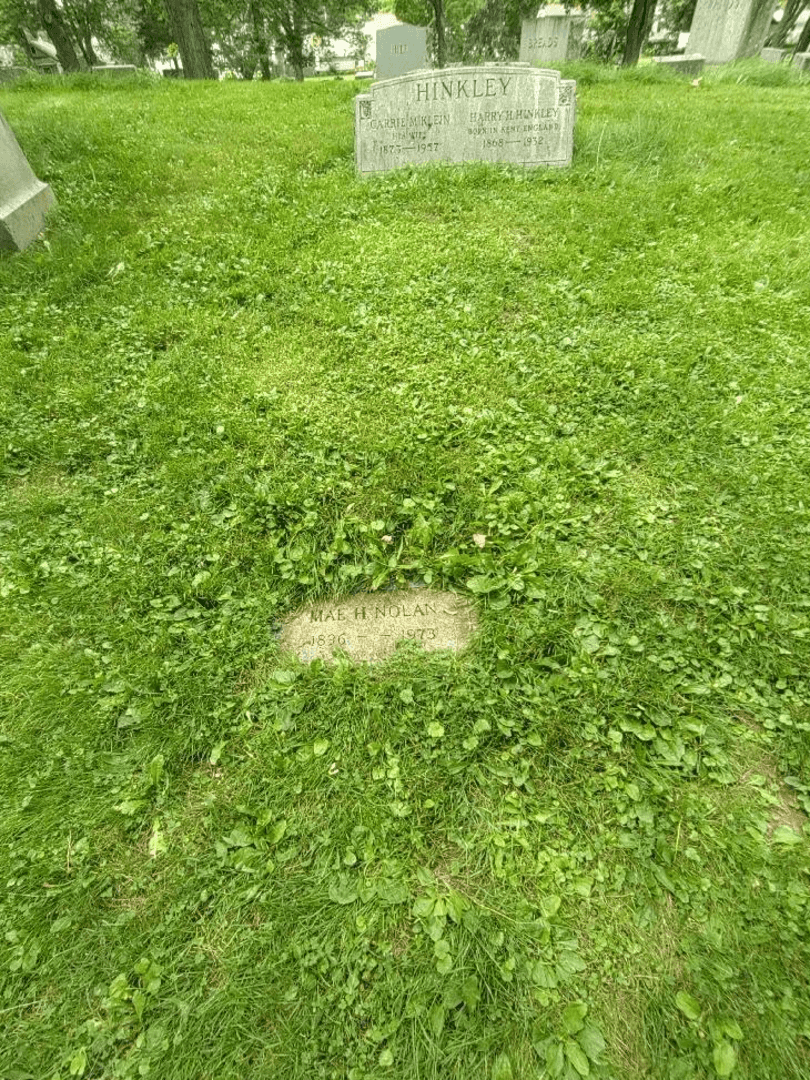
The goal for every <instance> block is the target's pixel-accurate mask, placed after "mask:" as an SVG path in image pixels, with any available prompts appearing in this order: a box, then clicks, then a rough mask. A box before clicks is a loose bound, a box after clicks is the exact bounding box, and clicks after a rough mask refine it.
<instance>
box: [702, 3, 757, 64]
mask: <svg viewBox="0 0 810 1080" xmlns="http://www.w3.org/2000/svg"><path fill="white" fill-rule="evenodd" d="M773 7H774V5H773V2H772V0H698V2H697V7H696V8H695V14H694V17H693V19H692V27H691V29H690V31H689V52H690V53H698V54H699V55H700V56H704V57H705V58H706V63H707V64H727V63H728V62H729V61H731V60H740V59H741V58H742V57H745V56H755V55H756V54H757V53H758V52H759V51H760V49H761V48H762V46H763V45H764V44H765V38H766V37H767V36H768V29H769V28H770V25H771V16H772V15H773Z"/></svg>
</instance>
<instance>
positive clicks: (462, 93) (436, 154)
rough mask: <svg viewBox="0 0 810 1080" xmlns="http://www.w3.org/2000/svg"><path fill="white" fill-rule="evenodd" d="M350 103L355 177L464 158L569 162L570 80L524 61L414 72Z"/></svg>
mask: <svg viewBox="0 0 810 1080" xmlns="http://www.w3.org/2000/svg"><path fill="white" fill-rule="evenodd" d="M354 100H355V114H354V116H355V127H354V148H355V162H356V164H357V169H358V172H360V173H361V174H366V173H374V172H386V171H387V170H389V169H396V168H398V167H400V166H402V165H424V164H427V163H429V162H450V163H454V164H460V163H461V162H470V161H492V162H503V163H505V164H509V165H526V166H537V165H552V166H565V165H570V164H571V155H572V153H573V145H574V117H575V112H576V83H575V82H574V81H573V79H561V78H560V73H559V71H548V70H544V69H542V68H535V67H531V66H530V65H529V64H486V65H481V66H476V67H452V68H446V69H444V70H443V71H430V70H428V71H418V72H411V74H410V75H403V76H402V77H401V78H399V79H389V80H387V81H386V82H377V83H374V84H373V85H372V86H371V87H370V88H369V92H368V93H367V94H358V95H357V97H356V98H355V99H354Z"/></svg>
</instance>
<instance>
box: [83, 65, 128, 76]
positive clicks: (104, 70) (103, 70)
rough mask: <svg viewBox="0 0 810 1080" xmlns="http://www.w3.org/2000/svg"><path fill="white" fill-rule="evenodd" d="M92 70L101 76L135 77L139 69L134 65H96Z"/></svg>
mask: <svg viewBox="0 0 810 1080" xmlns="http://www.w3.org/2000/svg"><path fill="white" fill-rule="evenodd" d="M91 70H92V71H95V72H96V73H98V74H100V75H134V74H135V72H136V71H137V70H138V69H137V68H136V67H135V65H134V64H95V65H94V66H93V67H92V69H91Z"/></svg>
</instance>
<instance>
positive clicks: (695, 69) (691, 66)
mask: <svg viewBox="0 0 810 1080" xmlns="http://www.w3.org/2000/svg"><path fill="white" fill-rule="evenodd" d="M652 60H653V63H654V64H660V65H661V67H664V68H667V70H668V71H674V72H676V73H677V74H678V75H700V73H701V72H702V71H703V65H704V64H705V63H706V61H705V59H704V58H703V57H702V56H699V55H695V54H694V53H687V54H685V55H683V56H677V55H676V56H654V57H653V58H652Z"/></svg>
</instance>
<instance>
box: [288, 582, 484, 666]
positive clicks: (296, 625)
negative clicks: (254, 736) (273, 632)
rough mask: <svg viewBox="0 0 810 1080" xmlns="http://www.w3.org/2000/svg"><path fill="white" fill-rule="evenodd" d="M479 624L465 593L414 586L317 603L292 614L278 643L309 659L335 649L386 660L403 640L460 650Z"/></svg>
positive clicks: (361, 657) (354, 657)
mask: <svg viewBox="0 0 810 1080" xmlns="http://www.w3.org/2000/svg"><path fill="white" fill-rule="evenodd" d="M475 628H476V618H475V611H474V609H473V606H472V604H471V602H470V601H469V600H467V599H466V598H465V597H463V596H457V595H456V594H455V593H449V592H436V591H433V590H427V589H410V590H408V591H402V592H384V593H358V594H357V595H355V596H350V597H348V598H347V599H346V600H342V601H340V602H338V603H321V604H313V605H312V607H309V608H304V610H303V611H299V612H298V614H296V615H294V616H293V617H292V618H291V619H290V620H289V622H288V623H287V624H286V625H285V627H284V629H283V630H282V632H281V637H280V639H279V643H280V645H281V648H282V650H283V651H284V652H293V653H295V654H296V656H298V658H299V660H303V661H304V662H305V663H307V662H308V661H310V660H314V659H316V658H320V659H323V660H331V659H332V657H333V655H334V653H335V652H338V653H345V654H346V655H347V656H348V657H349V658H350V659H352V660H384V659H386V657H389V656H391V655H392V654H393V652H394V649H395V648H396V646H397V643H398V642H400V641H414V642H417V643H418V644H419V645H421V646H422V648H424V649H426V650H428V651H430V652H432V651H434V650H436V649H451V650H453V651H458V650H459V649H461V648H463V647H464V646H465V645H466V644H467V642H468V641H469V640H470V638H471V637H472V635H473V632H474V631H475Z"/></svg>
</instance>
